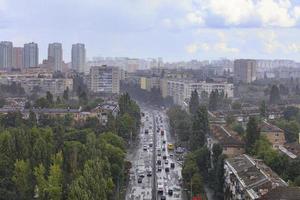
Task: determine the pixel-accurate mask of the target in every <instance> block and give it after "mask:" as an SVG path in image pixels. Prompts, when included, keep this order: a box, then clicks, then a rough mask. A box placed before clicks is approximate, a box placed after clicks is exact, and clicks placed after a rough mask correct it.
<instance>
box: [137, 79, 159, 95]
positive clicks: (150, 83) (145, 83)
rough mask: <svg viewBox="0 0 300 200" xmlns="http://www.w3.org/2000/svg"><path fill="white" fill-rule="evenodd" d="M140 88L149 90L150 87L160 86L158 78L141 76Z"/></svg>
mask: <svg viewBox="0 0 300 200" xmlns="http://www.w3.org/2000/svg"><path fill="white" fill-rule="evenodd" d="M140 83H141V89H143V90H147V91H151V89H152V88H160V78H159V77H156V76H152V77H141V79H140Z"/></svg>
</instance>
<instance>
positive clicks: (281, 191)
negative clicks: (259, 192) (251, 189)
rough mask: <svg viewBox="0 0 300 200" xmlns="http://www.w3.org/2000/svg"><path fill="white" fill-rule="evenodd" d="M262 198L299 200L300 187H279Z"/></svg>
mask: <svg viewBox="0 0 300 200" xmlns="http://www.w3.org/2000/svg"><path fill="white" fill-rule="evenodd" d="M260 199H261V200H269V199H272V200H298V199H300V187H277V188H275V189H273V190H271V191H270V192H268V193H267V194H265V195H263V196H262V197H261V198H260Z"/></svg>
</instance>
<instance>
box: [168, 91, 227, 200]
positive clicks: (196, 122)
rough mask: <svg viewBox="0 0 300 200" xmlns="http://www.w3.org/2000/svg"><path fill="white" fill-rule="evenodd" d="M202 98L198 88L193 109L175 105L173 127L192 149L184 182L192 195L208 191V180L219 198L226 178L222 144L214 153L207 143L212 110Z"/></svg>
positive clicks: (180, 139)
mask: <svg viewBox="0 0 300 200" xmlns="http://www.w3.org/2000/svg"><path fill="white" fill-rule="evenodd" d="M199 101H200V100H199V96H198V94H197V91H193V92H192V97H191V101H190V104H189V113H187V112H186V111H184V110H182V109H181V108H180V107H172V108H170V109H169V110H168V113H167V114H168V116H169V120H170V126H171V131H172V132H173V133H175V136H176V137H177V141H181V144H184V145H185V146H186V147H188V149H189V153H188V154H187V155H186V157H185V160H184V164H183V169H182V176H183V180H184V186H185V187H186V188H187V189H188V190H189V191H190V192H191V194H192V196H193V195H194V196H196V195H199V194H200V195H202V194H204V193H205V192H204V184H209V185H211V187H212V188H213V190H214V191H215V196H216V198H218V199H219V198H220V199H222V195H223V180H224V178H223V176H224V156H223V155H222V147H221V146H219V145H216V146H214V148H213V155H211V154H210V151H209V150H208V148H207V147H206V145H205V143H206V135H207V134H208V133H209V121H208V112H207V108H206V106H203V105H200V102H199ZM211 158H212V159H213V160H211Z"/></svg>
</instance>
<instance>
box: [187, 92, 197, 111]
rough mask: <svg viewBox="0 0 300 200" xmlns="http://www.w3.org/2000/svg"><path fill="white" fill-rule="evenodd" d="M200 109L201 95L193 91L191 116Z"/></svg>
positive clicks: (190, 107) (190, 105)
mask: <svg viewBox="0 0 300 200" xmlns="http://www.w3.org/2000/svg"><path fill="white" fill-rule="evenodd" d="M198 107H199V95H198V92H197V90H194V91H192V94H191V99H190V104H189V111H190V113H191V114H193V115H194V114H195V113H196V111H197V109H198Z"/></svg>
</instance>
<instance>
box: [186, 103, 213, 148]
mask: <svg viewBox="0 0 300 200" xmlns="http://www.w3.org/2000/svg"><path fill="white" fill-rule="evenodd" d="M208 126H209V125H208V114H207V109H206V107H205V106H200V107H199V108H198V110H197V112H196V114H195V115H194V117H193V119H192V134H191V138H190V148H191V150H196V149H198V148H201V147H202V146H203V145H204V144H205V135H206V134H207V133H208V129H209V128H208Z"/></svg>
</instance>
